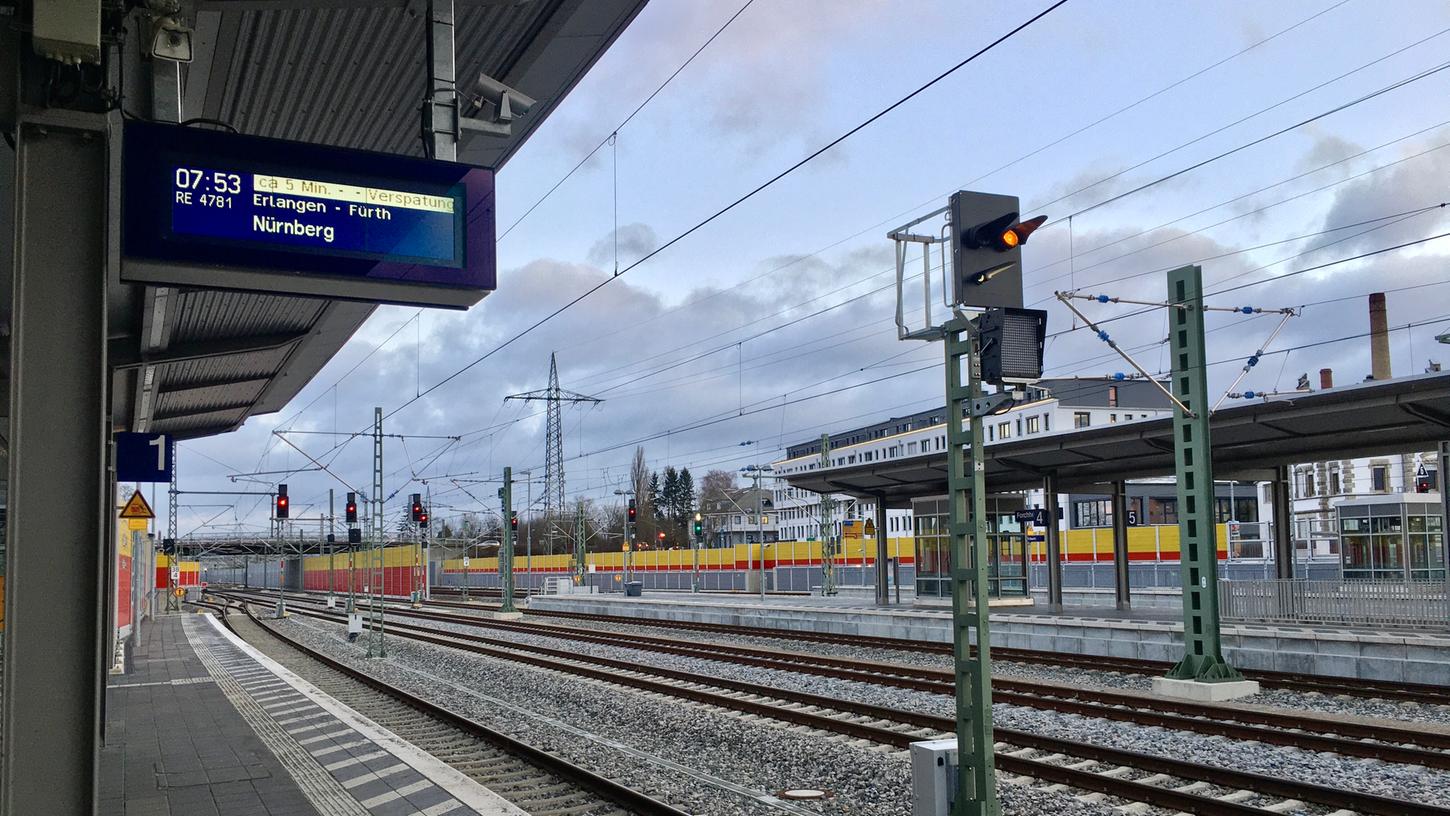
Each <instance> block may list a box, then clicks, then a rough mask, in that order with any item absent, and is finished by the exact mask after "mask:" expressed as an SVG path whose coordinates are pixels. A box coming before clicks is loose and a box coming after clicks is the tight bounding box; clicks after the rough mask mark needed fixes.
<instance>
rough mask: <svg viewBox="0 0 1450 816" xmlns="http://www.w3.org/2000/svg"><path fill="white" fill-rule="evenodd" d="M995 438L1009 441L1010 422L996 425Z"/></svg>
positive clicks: (1010, 434) (1010, 433) (1010, 432)
mask: <svg viewBox="0 0 1450 816" xmlns="http://www.w3.org/2000/svg"><path fill="white" fill-rule="evenodd" d="M997 438H998V439H1011V438H1012V423H1010V422H1000V423H998V424H997Z"/></svg>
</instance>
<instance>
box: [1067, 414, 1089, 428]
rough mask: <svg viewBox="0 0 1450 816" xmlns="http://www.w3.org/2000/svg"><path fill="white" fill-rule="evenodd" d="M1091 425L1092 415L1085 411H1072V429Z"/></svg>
mask: <svg viewBox="0 0 1450 816" xmlns="http://www.w3.org/2000/svg"><path fill="white" fill-rule="evenodd" d="M1092 424H1093V415H1092V414H1090V413H1088V412H1087V411H1074V412H1073V414H1072V427H1074V428H1087V427H1090V426H1091V425H1092Z"/></svg>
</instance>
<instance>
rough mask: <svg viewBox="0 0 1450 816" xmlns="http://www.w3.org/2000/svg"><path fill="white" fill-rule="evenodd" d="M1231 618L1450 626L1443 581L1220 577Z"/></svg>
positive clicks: (1224, 609) (1225, 612)
mask: <svg viewBox="0 0 1450 816" xmlns="http://www.w3.org/2000/svg"><path fill="white" fill-rule="evenodd" d="M1218 602H1219V614H1220V617H1222V618H1223V619H1224V620H1226V621H1241V622H1256V623H1313V624H1332V625H1338V626H1389V627H1429V628H1436V629H1446V628H1450V595H1447V593H1446V587H1445V583H1444V582H1443V581H1409V582H1405V581H1393V582H1391V581H1342V580H1337V581H1326V580H1308V579H1303V578H1296V579H1293V580H1287V579H1270V580H1260V581H1220V582H1219V584H1218Z"/></svg>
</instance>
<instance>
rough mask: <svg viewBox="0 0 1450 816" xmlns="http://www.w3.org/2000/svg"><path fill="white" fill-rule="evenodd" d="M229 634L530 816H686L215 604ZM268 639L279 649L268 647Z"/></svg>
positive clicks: (247, 614) (247, 615) (248, 615)
mask: <svg viewBox="0 0 1450 816" xmlns="http://www.w3.org/2000/svg"><path fill="white" fill-rule="evenodd" d="M191 603H192V604H193V605H196V606H205V607H209V608H211V609H213V610H216V611H217V612H219V613H220V614H221V616H222V620H223V621H224V622H225V623H226V626H227V628H229V629H231V630H232V631H233V632H234V633H236V634H237V636H238V637H241V638H242V639H243V640H246V641H248V642H250V643H252V644H253V645H254V646H257V647H258V648H261V649H263V650H264V651H266V652H267V653H268V655H269V656H270V657H272V658H273V659H274V660H276V661H277V662H279V663H281V664H282V665H283V666H286V667H287V668H288V669H290V670H291V671H293V672H294V673H296V674H297V675H299V676H300V677H302V678H304V679H306V680H307V681H308V682H310V683H312V684H313V685H315V686H317V687H318V688H319V689H321V690H322V691H324V692H326V693H327V694H329V695H331V696H333V697H334V698H336V699H337V700H339V701H341V702H342V703H343V704H345V705H347V706H350V707H351V708H353V710H355V711H361V712H366V714H367V716H368V718H369V719H371V720H373V721H374V722H376V723H378V724H379V725H380V726H382V727H383V728H386V729H387V730H389V731H391V732H393V733H394V734H397V735H398V736H399V737H401V738H402V739H404V740H406V741H408V742H410V743H412V744H413V745H415V746H417V747H418V748H419V749H420V750H423V751H426V752H427V753H429V754H431V755H433V756H434V757H437V758H438V759H440V760H442V761H443V762H446V763H448V764H449V765H451V766H453V767H454V768H456V769H458V770H459V771H461V772H462V773H464V774H465V775H467V776H468V777H469V778H471V779H473V780H475V781H477V782H478V783H479V784H480V785H483V786H484V787H486V788H488V789H489V790H491V791H493V792H494V793H496V794H498V795H499V796H502V797H503V798H504V799H506V800H508V801H509V802H511V803H513V804H514V805H516V806H518V807H519V808H520V809H522V810H523V811H525V812H527V813H529V814H534V815H535V816H626V814H639V816H687V814H686V812H685V811H683V810H680V809H678V808H675V807H673V806H671V805H669V804H666V803H664V802H660V801H658V800H656V799H654V798H651V797H649V796H646V795H644V794H642V793H639V792H637V791H635V790H632V789H630V788H628V787H626V786H624V785H620V784H619V783H617V782H614V781H613V780H610V779H608V778H605V777H603V776H600V775H598V774H595V773H594V772H592V771H589V770H587V769H585V768H582V767H579V766H577V765H574V764H572V763H569V762H567V761H565V760H563V759H560V758H558V757H556V756H554V755H552V754H549V753H546V752H544V751H541V750H539V749H537V748H534V747H532V746H530V745H528V744H526V743H523V742H520V741H519V740H517V739H515V738H513V737H511V736H509V735H507V734H504V733H503V732H501V731H497V730H495V729H493V728H490V727H488V726H486V725H483V724H482V723H479V722H476V721H474V720H472V719H469V718H467V717H464V716H462V715H460V714H457V713H455V712H453V711H451V710H449V709H447V708H444V707H442V706H439V705H437V704H435V703H432V702H430V701H428V700H424V699H421V698H419V697H417V696H415V695H413V694H410V693H409V692H407V691H404V690H402V689H399V688H397V687H395V686H392V685H390V684H388V683H386V682H384V681H381V680H379V679H377V678H375V677H372V676H370V675H367V674H365V673H363V672H360V671H358V670H356V669H354V668H352V667H351V666H348V665H346V664H344V663H341V662H339V661H337V660H334V659H333V658H331V657H328V656H327V655H325V654H322V653H321V652H318V651H317V650H315V649H312V648H310V647H308V646H305V645H303V644H301V643H298V642H297V641H296V640H294V639H292V638H289V637H287V636H286V635H284V634H282V633H281V632H277V631H275V630H274V629H271V628H270V627H267V626H265V625H263V624H262V623H261V622H260V621H259V620H258V619H257V618H256V617H255V615H253V613H252V611H251V609H250V608H249V607H247V606H246V605H245V604H243V610H244V612H245V618H241V619H238V618H237V617H236V616H234V615H229V614H228V610H227V609H226V608H225V607H223V606H222V605H219V604H210V603H205V602H191ZM268 639H274V641H273V642H275V643H276V644H281V645H282V646H283V649H281V650H278V649H276V648H266V647H267V645H268V642H267V641H268Z"/></svg>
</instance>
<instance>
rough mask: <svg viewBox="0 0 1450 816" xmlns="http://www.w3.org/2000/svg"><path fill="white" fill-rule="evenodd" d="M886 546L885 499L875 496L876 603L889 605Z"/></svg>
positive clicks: (889, 593)
mask: <svg viewBox="0 0 1450 816" xmlns="http://www.w3.org/2000/svg"><path fill="white" fill-rule="evenodd" d="M888 552H889V551H888V549H887V544H886V497H885V496H884V495H877V496H876V603H878V604H889V603H891V587H890V581H889V580H888V578H889V576H888V575H887V574H886V562H887V561H888V560H889V555H888Z"/></svg>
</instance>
